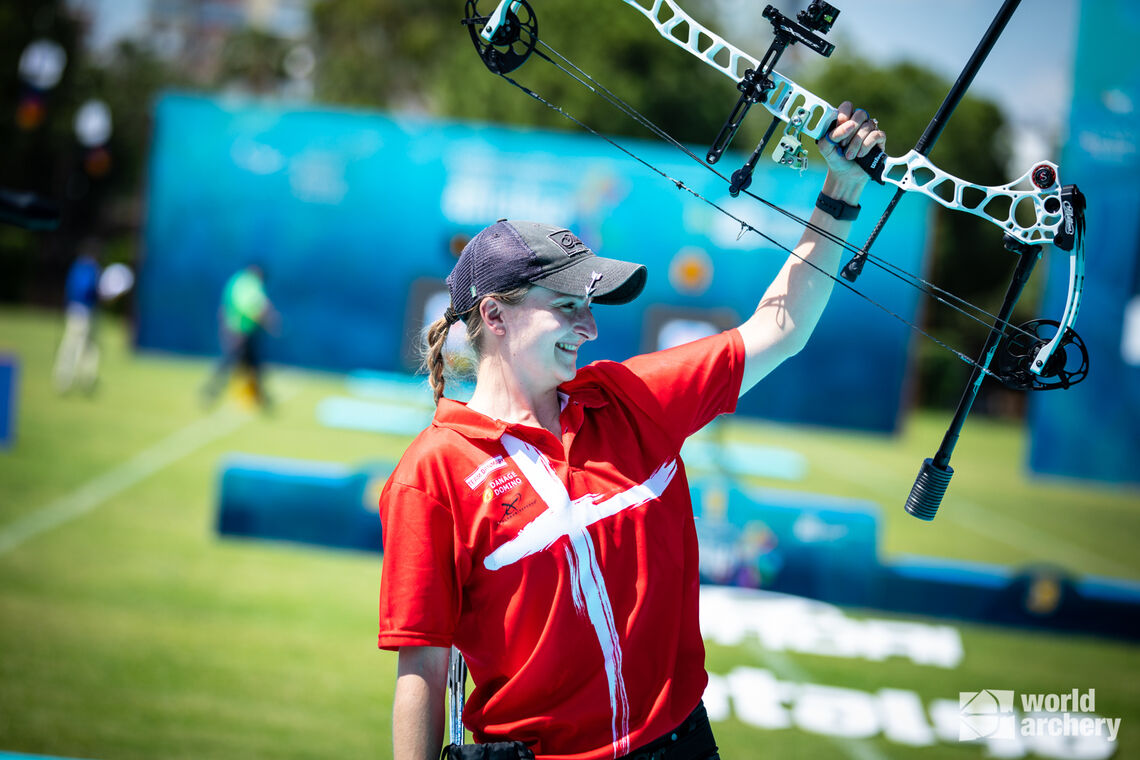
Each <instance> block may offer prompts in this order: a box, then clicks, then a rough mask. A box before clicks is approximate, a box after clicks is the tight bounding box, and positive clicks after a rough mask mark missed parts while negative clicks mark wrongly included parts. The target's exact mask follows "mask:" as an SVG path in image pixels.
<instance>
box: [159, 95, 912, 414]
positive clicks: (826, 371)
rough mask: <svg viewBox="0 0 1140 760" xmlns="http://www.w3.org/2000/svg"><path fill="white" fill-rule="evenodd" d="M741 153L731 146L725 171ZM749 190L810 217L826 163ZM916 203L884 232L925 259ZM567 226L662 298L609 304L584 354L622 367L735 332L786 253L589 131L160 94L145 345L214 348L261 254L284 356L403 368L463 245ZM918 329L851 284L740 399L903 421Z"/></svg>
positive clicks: (890, 290) (907, 301)
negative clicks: (499, 233) (507, 224)
mask: <svg viewBox="0 0 1140 760" xmlns="http://www.w3.org/2000/svg"><path fill="white" fill-rule="evenodd" d="M628 144H629V145H630V147H631V148H633V149H634V150H635V151H636V152H638V153H639V154H641V155H643V156H644V157H645V158H646V159H647V160H648V161H650V162H652V163H654V164H656V165H658V166H660V167H662V169H663V170H664V171H666V172H668V173H669V174H670V175H671V176H673V177H676V178H678V179H680V180H682V181H684V182H685V183H686V184H687V185H688V186H690V187H692V188H693V189H694V190H696V191H697V192H699V193H701V194H702V195H705V196H706V197H709V198H710V199H712V200H714V201H716V202H717V203H718V204H721V205H723V206H724V207H726V208H727V209H729V210H730V211H732V212H733V213H734V214H737V215H738V216H740V217H742V218H744V219H747V220H748V221H749V223H751V224H752V225H754V226H756V227H757V228H759V229H761V230H763V231H764V232H765V233H766V234H768V235H770V236H771V237H772V238H774V239H775V240H777V241H779V242H780V243H781V244H783V245H788V246H792V245H794V244H795V242H796V241H797V240H798V239H799V236H800V234H801V232H802V229H801V228H800V227H799V226H797V225H796V224H795V223H794V222H792V221H789V220H788V219H786V218H784V217H783V216H780V215H778V214H776V213H775V212H772V211H769V210H767V209H765V208H763V207H762V206H760V204H758V203H756V202H755V201H754V200H752V199H748V198H736V199H734V198H731V197H729V196H728V194H727V192H726V191H725V187H724V184H723V182H722V181H721V180H719V179H718V178H716V177H715V176H713V175H712V174H711V173H709V172H707V171H705V170H703V169H702V168H701V167H699V166H697V165H696V164H695V163H693V162H691V161H690V159H688V158H686V157H684V156H683V155H681V154H680V153H678V152H676V151H674V150H673V149H671V148H668V147H667V146H664V145H661V144H657V143H648V142H638V141H634V140H630V141H628ZM734 162H735V163H740V162H741V157H736V156H730V157H726V158H725V165H726V166H727V165H730V164H732V163H734ZM766 163H768V164H770V166H769V167H768V168H761V169H759V170H758V171H757V173H756V178H755V181H754V183H753V187H752V189H753V190H754V191H755V192H757V193H758V194H760V195H762V196H764V197H766V198H768V199H769V200H771V201H773V202H775V203H777V204H779V205H781V206H783V207H785V208H788V209H790V210H792V211H793V212H795V213H796V214H798V215H800V216H802V217H805V218H806V217H807V216H808V215H809V214H810V212H811V210H812V207H813V204H814V200H815V196H816V194H817V193H818V191H819V187H820V185H821V183H822V171H820V170H818V169H812V170H810V171H808V172H806V173H805V174H804V175H803V176H800V175H799V174H798V173H797V172H795V171H793V170H788V169H782V168H779V167H776V166H775V165H774V164H771V162H766ZM889 196H890V193H889V192H888V191H886V190H884V189H882V188H878V187H873V188H872V189H871V190H870V191H869V192H868V193H867V194H866V196H865V199H864V201H863V206H864V208H865V209H866V211H865V212H864V214H863V217H862V218H861V219H860V220H859V222H858V223H857V224H856V225H855V230H854V232H853V235H852V240H854V241H862V240H864V239H866V236H867V234H868V233H869V232H870V229H871V227H872V226H873V224H874V222H875V218H876V217H877V215H878V210H880V209H882V208H883V207H884V206H885V205H886V202H887V200H888V199H889ZM932 205H933V204H930V203H927V202H925V201H923V200H919V199H908V202H904V203H902V204H901V205H900V208H899V209H898V210H897V212H896V213H895V214H894V217H893V218H892V223H891V224H890V225H887V227H886V230H885V231H884V232H883V234H882V236H881V237H880V239H879V240H878V242H877V243H876V251H877V252H878V253H879V254H880V255H881V256H883V257H885V258H888V259H889V260H890V261H891V262H892V263H894V264H897V265H898V266H900V267H902V268H904V269H908V270H910V271H914V272H918V271H921V270H922V265H923V261H922V259H923V254H924V252H925V241H926V233H927V224H926V214H927V213H928V212H929V210H930V208H931V206H932ZM502 217H508V218H515V219H533V220H539V221H546V222H549V223H552V224H558V225H565V226H567V227H569V228H571V229H573V230H575V231H576V232H577V233H578V234H579V235H580V237H581V238H582V239H583V240H584V241H585V242H586V243H587V244H588V245H590V246H591V247H593V248H594V249H595V250H597V251H599V252H600V253H601V254H602V255H611V256H616V257H620V258H626V259H631V260H635V261H638V262H641V263H644V264H646V265H647V266H648V268H649V272H650V275H649V284H648V286H647V287H646V290H645V293H644V295H642V296H641V298H640V299H638V301H636V302H635V303H634V304H631V305H629V306H624V307H599V308H598V309H597V310H596V314H597V319H598V324H599V330H600V337H599V339H598V340H597V341H595V342H593V343H590V344H587V346H586V347H585V349H584V350H583V352H582V359H583V360H584V361H591V360H595V359H599V358H611V359H619V360H620V359H624V358H626V357H628V356H631V355H634V354H636V353H638V352H641V351H645V350H649V349H653V348H656V347H658V346H660V345H665V344H669V343H675V342H678V341H681V340H686V339H689V338H693V337H698V336H699V335H701V334H703V333H705V332H708V331H710V330H714V329H723V328H724V327H728V326H732V325H735V324H738V323H739V322H740V321H742V320H743V319H744V318H745V317H746V316H747V315H749V314H751V312H752V311H753V309H754V308H755V306H756V303H757V301H758V300H759V298H760V296H761V295H762V293H763V291H764V288H765V287H766V286H767V284H768V282H769V281H770V279H771V278H772V277H773V275H774V274H775V273H776V271H777V270H778V269H779V267H780V265H781V264H782V263H783V261H784V259H785V258H786V255H787V254H786V253H785V252H784V251H782V250H779V249H778V248H777V247H775V246H773V245H772V244H771V243H769V242H767V241H765V240H763V239H761V238H759V237H758V236H756V235H753V234H751V233H749V234H745V235H743V236H740V235H739V233H740V226H739V225H738V224H737V223H736V222H734V221H733V220H732V219H730V218H729V217H727V216H724V215H722V214H720V213H719V212H717V211H716V210H714V209H712V208H710V207H709V206H707V205H705V204H703V203H701V202H700V201H698V200H697V199H695V198H693V196H692V195H690V194H689V193H686V192H683V191H679V190H678V189H677V187H676V185H675V184H674V183H672V182H669V181H667V180H664V179H662V178H661V177H660V176H658V175H657V174H655V173H653V172H651V171H649V170H648V169H646V168H645V167H644V166H642V165H641V164H639V163H637V162H635V161H633V160H632V159H629V158H627V157H626V156H624V155H623V154H621V153H620V152H618V151H615V150H614V149H613V148H612V147H610V146H608V145H606V144H605V143H603V142H602V141H600V140H597V139H595V138H593V137H589V136H586V135H582V134H576V133H574V134H567V133H561V132H554V131H538V130H525V129H517V128H506V127H498V126H487V125H483V124H474V123H458V122H445V121H437V120H428V119H422V118H410V117H394V116H389V115H384V114H379V113H366V112H352V111H338V110H331V109H320V108H316V107H314V108H311V109H305V110H298V109H296V108H292V107H289V108H287V107H285V106H284V105H275V104H264V103H255V102H248V101H241V102H239V101H228V100H219V99H209V98H204V97H193V96H188V95H179V94H168V95H166V96H165V97H163V98H162V99H161V100H160V101H159V103H158V105H157V111H156V120H155V132H154V140H153V152H152V156H151V163H150V177H149V196H148V216H147V222H146V231H145V238H146V239H145V258H144V261H143V262H142V266H141V271H140V278H139V289H138V329H137V342H138V345H139V346H140V347H141V348H147V349H159V350H165V351H176V352H184V353H194V354H213V353H216V352H217V351H218V338H217V324H216V314H217V309H218V302H219V298H220V295H221V291H222V286H223V284H224V283H225V281H226V279H227V278H228V277H229V276H230V275H231V274H232V273H233V272H234V271H236V270H237V269H239V268H240V267H242V266H244V265H246V264H248V263H250V262H258V263H260V264H261V265H262V266H263V268H264V269H265V271H266V274H267V281H266V289H267V292H268V294H269V297H270V298H271V299H272V300H273V302H274V303H275V304H276V306H277V308H278V310H279V311H280V312H281V315H282V329H281V334H280V336H279V337H277V338H274V339H271V340H268V341H267V342H266V344H265V354H266V356H267V358H268V359H269V360H270V361H274V362H281V363H290V364H296V365H303V366H310V367H317V368H325V369H332V370H340V371H348V370H357V369H372V370H389V371H391V370H397V371H407V370H410V369H412V368H413V367H414V364H415V360H414V351H413V350H412V346H413V345H414V343H415V338H416V335H417V334H418V331H419V329H420V328H421V326H422V324H423V322H424V320H425V319H428V318H434V317H435V316H436V315H438V314H441V313H442V309H443V308H444V306H445V305H446V298H445V297H444V298H442V299H441V297H440V294H441V292H442V289H443V278H444V277H446V275H447V273H448V272H449V271H450V269H451V266H452V264H453V263H454V261H455V255H456V253H457V251H458V249H460V248H461V247H462V245H463V243H464V242H465V241H466V239H467V238H468V237H469V236H471V235H473V234H474V233H476V232H477V231H478V230H479V229H481V228H482V227H483V226H485V225H487V224H489V223H491V222H493V221H495V220H496V219H498V218H502ZM859 287H860V289H862V290H864V291H865V292H866V293H868V294H869V295H870V296H871V297H872V298H874V299H875V300H876V301H879V302H880V303H882V304H883V305H884V306H885V307H886V308H888V309H890V310H891V311H892V312H895V313H896V314H898V315H899V316H901V317H903V318H904V319H907V320H910V321H914V320H915V319H916V318H917V315H918V298H919V296H918V293H917V291H916V290H915V289H913V288H904V287H899V286H898V285H897V283H896V282H895V281H894V280H892V278H890V277H885V276H883V275H882V274H881V273H878V272H877V271H876V270H869V271H868V274H867V275H865V276H864V277H863V278H862V279H861V280H860V282H859ZM910 338H911V331H910V330H909V328H908V327H907V326H906V325H905V324H903V323H902V322H901V321H899V320H897V319H894V318H892V317H891V316H890V315H888V314H885V313H884V312H883V311H881V310H879V309H877V308H875V307H873V306H871V305H870V304H868V303H867V302H866V301H864V300H863V299H862V298H859V297H858V296H856V295H854V294H852V293H850V292H848V291H847V290H846V289H844V288H841V287H839V286H836V291H835V296H834V297H833V299H832V303H831V305H830V306H829V307H828V310H827V313H826V314H825V316H824V319H823V321H822V323H821V324H820V326H819V329H818V330H817V333H816V335H815V336H814V337H813V338H812V341H811V343H810V345H809V347H808V348H807V349H806V350H805V351H804V352H803V353H801V354H800V355H799V356H798V357H796V358H795V359H793V360H791V361H789V362H787V363H786V365H785V366H784V367H782V368H780V369H779V370H778V371H777V372H776V373H774V374H773V375H772V376H771V377H770V378H769V379H768V380H766V381H765V383H764V384H763V385H762V386H761V387H760V388H759V389H757V390H756V391H754V392H752V393H750V394H748V396H746V397H745V399H743V400H742V403H741V405H740V411H741V412H743V413H744V414H751V415H759V416H764V417H768V418H771V419H776V420H781V421H797V422H808V423H814V424H822V425H835V426H843V427H851V428H863V429H871V430H881V431H889V430H893V429H895V428H896V426H897V424H898V419H899V410H900V406H901V399H902V397H903V395H904V389H905V387H906V378H907V376H908V367H909V361H908V356H909V351H908V349H909V345H910Z"/></svg>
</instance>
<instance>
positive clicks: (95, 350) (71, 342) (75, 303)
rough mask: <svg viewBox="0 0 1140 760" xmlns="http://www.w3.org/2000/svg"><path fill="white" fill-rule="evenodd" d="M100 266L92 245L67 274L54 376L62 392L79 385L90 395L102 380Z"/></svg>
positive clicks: (81, 252) (76, 260)
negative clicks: (98, 311) (98, 328)
mask: <svg viewBox="0 0 1140 760" xmlns="http://www.w3.org/2000/svg"><path fill="white" fill-rule="evenodd" d="M100 273H101V269H100V267H99V262H98V261H97V260H96V258H95V250H94V248H93V247H92V246H86V247H84V248H83V249H82V250H81V251H80V254H79V256H78V257H77V258H76V259H75V262H74V263H73V264H72V265H71V269H70V270H68V273H67V284H66V285H65V287H64V293H65V298H66V302H67V304H66V307H65V316H64V327H63V338H62V340H60V343H59V350H58V352H57V353H56V359H55V368H54V370H53V372H52V378H53V380H54V381H55V388H56V390H57V391H58V392H59V393H67V392H68V391H70V390H71V389H72V388H75V387H78V388H80V389H81V390H83V391H84V392H86V393H88V394H90V393H91V392H92V391H93V390H94V389H95V384H96V383H97V382H98V379H99V345H98V343H96V341H95V311H96V307H97V306H98V303H99V275H100Z"/></svg>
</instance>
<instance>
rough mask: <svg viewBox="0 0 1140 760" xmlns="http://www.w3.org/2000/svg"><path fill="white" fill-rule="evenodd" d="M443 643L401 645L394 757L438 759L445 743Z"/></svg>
mask: <svg viewBox="0 0 1140 760" xmlns="http://www.w3.org/2000/svg"><path fill="white" fill-rule="evenodd" d="M450 655H451V650H449V649H447V648H444V647H401V648H400V653H399V664H398V666H397V673H396V695H395V698H394V702H393V705H392V750H393V757H394V760H436V758H438V757H439V753H440V750H441V749H442V747H443V714H444V704H443V695H444V692H445V691H446V690H447V663H448V658H449V657H450Z"/></svg>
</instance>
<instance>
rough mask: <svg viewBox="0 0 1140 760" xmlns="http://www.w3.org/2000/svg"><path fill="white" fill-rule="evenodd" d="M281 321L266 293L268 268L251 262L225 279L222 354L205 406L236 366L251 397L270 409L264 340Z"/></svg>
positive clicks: (220, 311)
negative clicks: (265, 378)
mask: <svg viewBox="0 0 1140 760" xmlns="http://www.w3.org/2000/svg"><path fill="white" fill-rule="evenodd" d="M279 321H280V316H279V315H278V313H277V310H276V309H275V308H274V307H273V303H272V302H271V301H270V300H269V296H268V295H266V293H265V271H264V270H263V269H262V267H261V265H259V264H250V265H249V266H247V267H245V268H244V269H242V270H240V271H238V272H236V273H234V275H233V276H231V277H230V279H229V280H227V281H226V285H225V288H223V290H222V303H221V306H220V307H219V308H218V328H219V338H220V341H221V346H222V355H221V357H220V358H219V359H218V362H217V364H216V365H215V366H214V371H213V373H212V374H211V375H210V379H209V380H207V381H206V385H205V386H204V387H203V388H202V401H203V404H204V405H206V406H209V405H211V404H213V403H214V401H215V400H216V399H217V397H218V395H219V394H220V393H221V392H222V390H223V389H224V388H225V387H226V384H227V383H228V382H229V379H230V375H231V374H232V373H233V371H234V369H235V368H236V369H238V370H240V371H241V372H242V373H243V375H244V379H245V382H246V386H245V389H246V392H247V394H248V396H249V397H250V398H251V400H253V401H254V402H256V403H257V404H258V405H259V406H260V407H261V408H262V409H263V410H268V409H269V408H270V405H271V401H270V398H269V395H268V394H267V393H266V391H265V384H264V378H263V377H262V360H261V341H262V337H263V334H264V333H265V332H269V333H275V332H276V330H277V326H278V323H279Z"/></svg>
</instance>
